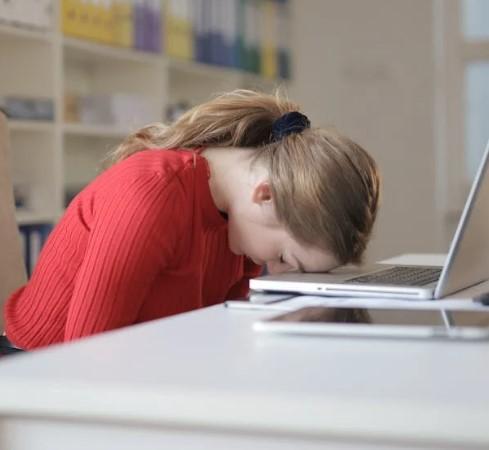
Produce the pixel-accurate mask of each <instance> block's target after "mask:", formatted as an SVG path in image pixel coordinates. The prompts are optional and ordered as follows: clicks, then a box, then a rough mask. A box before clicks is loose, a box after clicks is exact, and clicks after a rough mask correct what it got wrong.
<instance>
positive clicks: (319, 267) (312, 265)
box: [285, 238, 339, 272]
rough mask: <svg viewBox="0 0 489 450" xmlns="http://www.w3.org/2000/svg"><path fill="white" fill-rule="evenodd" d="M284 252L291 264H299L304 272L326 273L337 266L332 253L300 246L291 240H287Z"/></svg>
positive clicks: (309, 246)
mask: <svg viewBox="0 0 489 450" xmlns="http://www.w3.org/2000/svg"><path fill="white" fill-rule="evenodd" d="M285 252H286V256H287V257H290V258H291V261H290V262H291V263H294V264H295V263H296V262H297V263H300V264H301V265H302V266H303V268H304V270H305V271H306V272H326V271H328V270H331V269H334V268H335V267H337V266H339V263H338V261H337V260H336V258H335V257H334V255H333V253H332V252H329V251H325V250H322V249H320V248H318V247H314V246H311V245H304V244H301V243H299V242H298V241H296V240H295V239H293V238H290V239H289V240H288V242H287V244H286V249H285Z"/></svg>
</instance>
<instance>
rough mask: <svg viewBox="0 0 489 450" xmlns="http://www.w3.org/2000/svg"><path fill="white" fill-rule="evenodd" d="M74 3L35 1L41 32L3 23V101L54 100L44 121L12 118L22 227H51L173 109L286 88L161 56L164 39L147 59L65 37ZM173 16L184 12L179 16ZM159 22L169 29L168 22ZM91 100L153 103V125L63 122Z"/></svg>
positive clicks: (273, 81)
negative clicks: (127, 140) (47, 20)
mask: <svg viewBox="0 0 489 450" xmlns="http://www.w3.org/2000/svg"><path fill="white" fill-rule="evenodd" d="M37 1H39V0H37ZM70 1H71V2H72V1H73V0H68V1H67V2H64V1H61V0H60V1H53V2H49V0H42V2H40V3H43V2H44V3H45V4H48V3H49V4H50V7H51V11H50V14H51V26H49V27H44V29H41V28H36V27H33V26H30V25H27V26H25V25H23V24H18V23H17V24H15V23H14V24H12V23H9V22H8V20H5V18H2V17H0V60H1V61H2V70H0V99H4V98H6V97H9V96H10V97H11V96H16V97H26V98H40V99H44V100H48V101H51V102H52V106H53V114H52V117H51V118H50V119H42V120H25V119H15V118H12V119H10V120H9V129H10V134H11V141H12V165H13V180H14V187H15V190H16V194H17V195H18V197H19V204H18V210H17V220H18V224H19V226H25V225H32V224H44V225H45V224H54V223H55V222H56V221H57V220H58V219H59V217H60V216H61V215H62V213H63V211H64V209H65V207H66V202H67V198H69V197H72V195H74V193H75V192H76V191H77V190H79V189H81V188H83V186H84V185H86V184H87V183H89V182H90V181H91V180H92V179H93V178H94V177H95V176H96V175H97V174H98V173H99V171H100V166H101V161H102V160H103V158H104V157H105V156H106V155H107V152H108V151H109V150H111V149H112V148H113V147H114V146H115V145H117V144H118V143H119V142H120V141H121V140H122V139H123V138H124V137H125V136H126V135H127V134H129V133H130V132H132V131H134V130H135V129H137V128H139V127H140V126H143V125H145V124H146V123H148V122H153V121H167V120H168V118H167V114H168V110H169V108H170V107H171V106H173V105H176V104H184V105H188V106H192V105H194V104H196V103H199V102H201V101H204V100H206V99H208V98H209V97H210V96H211V95H213V94H216V93H219V92H224V91H228V90H231V89H235V88H245V87H246V88H258V89H262V90H266V91H272V90H273V89H274V88H275V87H277V86H278V85H283V84H285V81H284V80H282V79H278V78H277V77H271V76H262V75H260V74H257V73H252V72H249V71H245V70H242V69H240V68H237V67H231V66H230V64H227V65H226V66H225V65H223V66H219V65H215V64H211V63H209V62H205V61H202V60H201V61H196V60H189V59H185V58H182V57H181V56H182V55H178V54H175V55H171V53H172V52H168V51H167V50H168V48H167V47H168V44H169V43H168V42H163V41H162V40H160V47H161V48H160V49H159V51H157V50H158V49H157V48H154V49H153V51H144V50H142V49H134V48H128V47H127V46H121V45H119V46H117V45H114V44H113V43H109V42H97V41H95V40H93V39H92V40H89V39H85V38H82V37H74V36H68V35H66V33H65V32H64V31H63V26H62V18H63V15H64V14H65V13H66V11H65V10H64V9H63V8H64V6H65V5H66V4H69V3H70ZM203 1H206V0H199V1H198V0H191V1H186V2H184V3H186V4H187V13H188V8H189V5H191V4H192V2H194V3H196V4H197V3H199V4H201V3H202V2H203ZM208 1H214V0H208ZM236 1H240V0H236ZM251 1H253V2H255V0H250V2H251ZM257 1H258V0H257ZM274 1H275V0H274ZM277 1H278V0H277ZM219 2H220V4H221V5H223V4H224V3H223V1H222V0H218V1H217V3H219ZM33 3H36V0H33ZM40 3H38V4H40ZM109 3H110V2H109ZM115 3H117V2H115ZM119 3H123V2H119ZM126 3H127V2H126ZM156 3H159V4H160V5H161V7H162V8H163V9H162V12H164V13H165V14H166V12H167V11H168V8H171V7H175V6H176V7H177V8H180V7H181V3H182V2H180V3H179V2H175V1H171V0H165V1H163V2H159V1H158V0H157V1H156ZM255 3H256V2H255ZM153 4H155V2H153ZM178 5H180V7H179V6H178ZM226 7H229V6H226ZM177 12H178V13H182V11H181V10H180V9H179V11H177ZM184 12H185V11H184ZM0 16H1V14H0ZM162 24H163V26H168V25H170V26H172V24H169V22H168V19H167V18H165V17H163V19H162ZM174 25H175V24H173V26H174ZM65 31H66V30H65ZM165 39H166V37H165ZM156 47H158V46H156ZM93 95H96V96H100V97H102V98H111V99H112V98H113V97H117V99H116V100H118V101H119V103H114V104H115V105H116V106H117V105H118V104H122V103H124V102H127V101H128V99H132V98H136V99H138V98H144V99H150V102H151V105H150V108H149V109H148V108H147V110H145V117H150V118H151V120H145V121H142V120H139V121H138V120H134V121H132V122H131V121H130V120H129V119H127V118H126V120H125V122H124V124H123V125H117V124H105V125H104V124H100V123H101V122H97V121H96V120H94V119H92V122H90V121H88V122H84V123H81V122H79V121H78V122H77V121H76V120H73V118H72V117H71V118H70V117H69V114H68V113H67V109H69V106H67V104H68V103H69V101H70V98H71V97H73V98H79V97H84V96H85V97H90V96H93ZM89 100H90V98H89ZM114 109H115V107H114ZM143 116H144V115H143Z"/></svg>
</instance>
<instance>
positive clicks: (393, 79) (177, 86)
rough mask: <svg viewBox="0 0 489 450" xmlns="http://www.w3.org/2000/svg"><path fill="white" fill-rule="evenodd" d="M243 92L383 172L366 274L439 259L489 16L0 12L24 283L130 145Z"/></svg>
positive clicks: (262, 10) (474, 104) (329, 2)
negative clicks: (80, 199)
mask: <svg viewBox="0 0 489 450" xmlns="http://www.w3.org/2000/svg"><path fill="white" fill-rule="evenodd" d="M238 87H249V88H257V89H262V90H265V91H270V92H271V91H273V90H274V89H275V88H277V87H282V88H283V89H284V90H285V91H286V92H287V93H288V95H289V96H290V97H291V98H292V99H293V100H295V101H297V102H299V103H300V104H301V105H302V106H303V109H304V111H305V112H306V114H307V115H308V116H309V117H310V118H311V120H312V123H313V125H316V126H334V127H336V128H337V129H339V130H340V131H341V132H343V133H345V134H347V135H349V136H350V137H352V138H353V139H354V140H356V141H358V142H359V143H360V144H361V145H362V146H363V147H365V148H366V149H367V150H368V151H369V152H370V153H371V154H372V155H373V156H374V157H375V158H376V159H377V161H378V163H379V165H380V168H381V171H382V175H383V182H384V185H383V200H382V206H381V212H380V217H379V221H378V224H377V227H376V230H375V236H374V238H373V241H372V244H371V246H370V249H369V253H368V259H371V260H376V259H379V258H386V257H390V256H393V255H397V254H399V253H405V252H446V251H447V248H448V243H449V242H450V239H451V236H452V233H453V231H454V227H455V226H456V223H457V220H458V218H459V215H460V213H461V209H462V207H463V204H464V201H465V196H466V195H467V193H468V189H469V187H470V183H471V181H472V178H473V176H474V174H475V170H476V167H477V164H478V162H479V159H480V157H481V155H482V151H483V148H484V145H485V141H486V140H487V139H488V138H489V1H487V0H59V1H56V0H0V108H2V109H3V110H5V111H6V112H7V114H8V115H9V122H10V134H11V141H12V158H13V161H12V162H13V178H14V188H15V197H16V206H17V218H18V223H19V227H20V229H21V231H22V234H23V237H24V248H25V254H26V260H27V264H28V267H29V269H32V267H33V266H34V265H35V262H36V258H37V254H38V252H39V250H40V248H41V246H42V244H43V242H44V240H45V238H46V236H47V235H48V234H49V231H50V229H51V228H52V226H53V224H55V223H56V221H57V220H58V218H59V217H60V215H61V214H62V213H63V210H64V208H65V207H66V204H67V203H68V202H69V201H70V200H71V199H72V198H73V196H74V195H76V193H77V192H78V191H79V190H80V189H82V188H83V186H85V185H86V184H87V183H88V182H89V181H90V180H92V179H93V178H94V177H95V176H96V175H97V173H99V171H100V168H101V161H102V160H103V158H104V156H105V155H106V153H107V151H108V150H109V149H111V148H113V146H114V145H116V144H117V143H118V142H120V140H121V139H122V138H123V137H124V136H125V135H127V134H128V133H129V132H130V131H132V130H134V129H137V128H138V127H140V126H142V125H144V124H146V123H149V122H154V121H169V120H173V119H175V118H176V117H178V115H179V114H181V113H182V112H183V111H185V110H186V109H187V108H189V107H191V106H193V105H194V104H196V103H199V102H201V101H204V100H206V99H208V98H210V97H211V96H212V95H213V94H216V93H219V92H222V91H227V90H230V89H234V88H238ZM488 208H489V205H488Z"/></svg>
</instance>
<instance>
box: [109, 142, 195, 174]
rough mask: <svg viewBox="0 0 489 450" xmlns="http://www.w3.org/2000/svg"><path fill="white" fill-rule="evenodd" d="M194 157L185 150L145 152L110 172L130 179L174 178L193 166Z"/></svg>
mask: <svg viewBox="0 0 489 450" xmlns="http://www.w3.org/2000/svg"><path fill="white" fill-rule="evenodd" d="M193 160H194V155H193V154H192V152H190V151H185V150H165V149H154V150H143V151H140V152H137V153H135V154H134V155H131V156H129V157H128V158H126V159H125V160H123V161H121V162H119V163H117V164H115V165H114V166H112V167H111V168H110V169H109V170H110V171H113V172H116V173H118V174H119V175H126V176H128V177H133V176H144V175H158V176H159V177H161V178H168V177H170V178H171V177H173V176H174V175H176V174H178V173H179V172H182V171H184V170H185V169H186V168H189V167H191V166H192V164H193Z"/></svg>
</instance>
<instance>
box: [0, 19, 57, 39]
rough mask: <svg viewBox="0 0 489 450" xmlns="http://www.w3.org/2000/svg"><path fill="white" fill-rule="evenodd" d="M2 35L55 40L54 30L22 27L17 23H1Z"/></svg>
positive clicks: (0, 30)
mask: <svg viewBox="0 0 489 450" xmlns="http://www.w3.org/2000/svg"><path fill="white" fill-rule="evenodd" d="M0 36H2V37H12V38H19V39H29V40H32V41H38V42H45V43H51V42H52V41H53V32H52V31H48V30H36V29H34V28H32V29H31V28H22V27H19V26H15V25H6V24H1V23H0Z"/></svg>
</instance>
